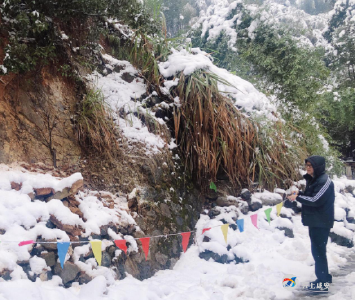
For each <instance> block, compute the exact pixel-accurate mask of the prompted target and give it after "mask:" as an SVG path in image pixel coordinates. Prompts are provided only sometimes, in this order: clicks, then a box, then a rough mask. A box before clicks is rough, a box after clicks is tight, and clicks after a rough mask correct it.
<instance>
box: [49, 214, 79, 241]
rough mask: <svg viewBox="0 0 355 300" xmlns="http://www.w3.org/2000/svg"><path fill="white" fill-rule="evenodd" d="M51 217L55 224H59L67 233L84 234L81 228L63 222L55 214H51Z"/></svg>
mask: <svg viewBox="0 0 355 300" xmlns="http://www.w3.org/2000/svg"><path fill="white" fill-rule="evenodd" d="M49 219H50V221H51V222H52V223H53V224H54V225H55V226H57V228H59V229H60V230H64V231H65V232H66V233H68V234H70V235H72V236H78V235H81V234H82V229H81V228H79V227H77V226H74V225H68V224H63V223H62V222H60V221H59V220H58V219H57V218H56V217H55V216H53V215H51V216H50V218H49Z"/></svg>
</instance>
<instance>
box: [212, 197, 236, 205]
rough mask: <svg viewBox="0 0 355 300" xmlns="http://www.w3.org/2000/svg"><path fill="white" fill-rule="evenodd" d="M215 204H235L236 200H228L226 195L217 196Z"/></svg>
mask: <svg viewBox="0 0 355 300" xmlns="http://www.w3.org/2000/svg"><path fill="white" fill-rule="evenodd" d="M216 204H217V205H218V206H231V205H234V206H236V205H237V202H236V201H235V200H228V198H227V197H218V198H217V200H216Z"/></svg>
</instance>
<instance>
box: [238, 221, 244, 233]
mask: <svg viewBox="0 0 355 300" xmlns="http://www.w3.org/2000/svg"><path fill="white" fill-rule="evenodd" d="M237 226H238V229H239V231H240V232H243V231H244V219H240V220H237Z"/></svg>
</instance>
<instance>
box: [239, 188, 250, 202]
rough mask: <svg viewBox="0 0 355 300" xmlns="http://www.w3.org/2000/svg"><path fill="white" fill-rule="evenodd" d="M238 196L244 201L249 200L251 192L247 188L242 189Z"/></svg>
mask: <svg viewBox="0 0 355 300" xmlns="http://www.w3.org/2000/svg"><path fill="white" fill-rule="evenodd" d="M240 197H242V199H243V200H245V201H250V200H251V192H250V191H249V190H248V189H243V190H242V192H241V194H240Z"/></svg>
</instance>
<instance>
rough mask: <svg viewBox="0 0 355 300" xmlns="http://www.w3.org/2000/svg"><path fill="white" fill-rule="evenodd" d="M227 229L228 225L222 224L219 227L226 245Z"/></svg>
mask: <svg viewBox="0 0 355 300" xmlns="http://www.w3.org/2000/svg"><path fill="white" fill-rule="evenodd" d="M228 228H229V224H224V225H222V226H221V230H222V232H223V236H224V240H225V241H226V243H227V235H228Z"/></svg>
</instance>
